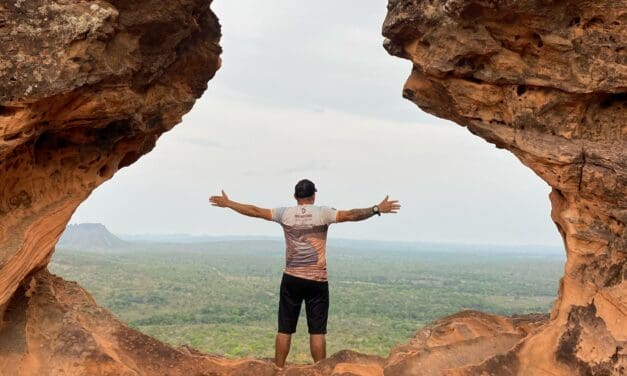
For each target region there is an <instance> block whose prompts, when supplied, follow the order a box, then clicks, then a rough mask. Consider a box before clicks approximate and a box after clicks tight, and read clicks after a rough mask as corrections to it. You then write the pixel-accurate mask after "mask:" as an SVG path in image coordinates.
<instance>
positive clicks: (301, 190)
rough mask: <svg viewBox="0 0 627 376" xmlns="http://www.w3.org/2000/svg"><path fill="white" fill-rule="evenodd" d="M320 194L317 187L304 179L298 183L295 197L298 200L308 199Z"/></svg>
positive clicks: (295, 188)
mask: <svg viewBox="0 0 627 376" xmlns="http://www.w3.org/2000/svg"><path fill="white" fill-rule="evenodd" d="M316 192H318V190H317V189H316V185H315V184H314V183H313V182H312V181H311V180H307V179H303V180H301V181H299V182H298V183H296V186H295V187H294V196H295V197H296V198H307V197H311V196H313V195H314V193H316Z"/></svg>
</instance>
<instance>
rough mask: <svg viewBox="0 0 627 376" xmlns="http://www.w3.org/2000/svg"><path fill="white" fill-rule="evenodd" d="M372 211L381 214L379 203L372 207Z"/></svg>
mask: <svg viewBox="0 0 627 376" xmlns="http://www.w3.org/2000/svg"><path fill="white" fill-rule="evenodd" d="M372 213H374V214H376V215H379V216H380V215H381V210H380V209H379V205H375V206H373V207H372Z"/></svg>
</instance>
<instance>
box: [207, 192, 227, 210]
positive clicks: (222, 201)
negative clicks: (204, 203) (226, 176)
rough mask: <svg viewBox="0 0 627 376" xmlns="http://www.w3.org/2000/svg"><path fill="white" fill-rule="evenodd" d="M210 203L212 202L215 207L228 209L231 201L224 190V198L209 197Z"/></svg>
mask: <svg viewBox="0 0 627 376" xmlns="http://www.w3.org/2000/svg"><path fill="white" fill-rule="evenodd" d="M209 202H211V205H213V206H219V207H221V208H228V207H229V204H230V203H231V200H229V196H227V195H226V192H224V190H222V196H211V197H209Z"/></svg>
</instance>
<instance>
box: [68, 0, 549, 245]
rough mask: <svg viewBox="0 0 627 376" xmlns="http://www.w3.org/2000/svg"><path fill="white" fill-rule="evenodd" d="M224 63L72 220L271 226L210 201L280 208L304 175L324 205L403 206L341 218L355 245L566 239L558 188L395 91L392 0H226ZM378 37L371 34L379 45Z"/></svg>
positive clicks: (172, 229) (130, 225)
mask: <svg viewBox="0 0 627 376" xmlns="http://www.w3.org/2000/svg"><path fill="white" fill-rule="evenodd" d="M213 8H214V9H216V11H217V12H218V15H219V17H220V18H221V22H222V23H223V25H224V28H223V32H224V33H225V36H224V38H223V42H222V44H223V46H224V65H223V68H222V69H221V70H220V71H219V72H218V74H217V76H216V77H215V78H214V79H213V80H212V81H211V82H210V84H209V89H208V90H207V92H206V93H205V95H204V96H203V98H201V99H200V100H199V101H198V102H197V104H196V105H195V106H194V109H193V110H192V111H191V112H190V113H189V114H188V115H186V116H185V117H184V118H183V124H181V125H178V126H177V127H175V128H174V129H173V130H172V131H170V132H168V133H167V134H165V135H164V136H163V137H162V138H161V139H160V140H159V142H158V144H157V147H156V148H155V150H153V151H152V152H151V153H150V154H148V155H147V156H145V157H143V158H142V159H140V161H138V162H137V163H136V164H134V165H133V166H130V167H128V168H126V169H124V170H122V171H120V172H119V173H118V174H117V175H116V176H115V177H114V178H113V179H112V180H111V181H110V182H107V183H106V184H104V185H103V186H102V187H100V188H98V189H97V190H96V191H95V192H94V194H93V195H92V197H90V199H89V200H88V201H87V202H86V203H84V204H83V205H82V206H81V207H80V208H79V210H78V211H77V213H76V214H75V216H74V218H73V221H74V222H86V221H90V222H102V223H104V224H106V225H107V226H109V227H110V229H111V230H113V231H114V232H119V233H197V234H201V233H206V234H240V235H246V234H264V235H277V236H280V235H281V232H280V228H278V227H277V226H276V225H275V224H272V223H267V222H264V221H255V220H252V219H250V218H246V217H241V216H238V215H236V214H234V213H232V212H228V211H225V210H220V209H217V208H214V207H211V206H209V205H208V203H207V197H208V196H209V195H211V194H215V193H218V192H219V190H220V189H222V188H224V189H225V190H226V191H227V192H228V193H229V194H231V196H232V197H233V198H234V199H237V200H241V201H245V202H252V203H255V204H259V205H261V206H266V207H270V206H283V205H286V204H289V203H290V202H291V201H292V198H291V196H292V193H293V192H292V189H293V185H294V184H295V183H296V181H297V180H298V179H300V178H303V177H308V178H311V179H312V180H313V181H314V182H316V184H317V186H318V188H319V192H318V198H319V202H320V203H324V204H329V205H332V206H335V207H338V208H351V207H364V206H368V205H372V204H374V203H376V202H377V201H378V200H380V199H381V198H383V196H384V195H385V194H388V193H389V194H390V195H391V196H392V197H394V198H398V199H400V200H401V201H402V204H403V209H402V210H401V212H400V213H399V214H397V215H390V216H386V217H382V218H374V219H371V220H369V221H367V222H364V223H358V224H341V225H337V226H335V227H334V228H333V229H332V230H331V236H336V237H352V238H361V239H372V238H375V239H387V240H417V241H454V242H491V243H554V244H557V243H559V238H558V235H557V231H556V230H555V228H554V225H553V224H552V222H551V220H550V217H549V201H548V198H547V194H548V192H549V188H548V186H547V185H546V184H545V183H544V182H542V181H541V180H540V179H539V178H538V177H537V176H535V175H534V174H533V173H532V172H531V171H530V170H529V169H527V168H526V167H524V166H523V165H522V164H521V163H520V162H519V161H518V160H516V159H515V158H514V157H513V156H512V155H511V154H509V153H507V152H505V151H502V150H497V149H496V148H494V146H492V145H489V144H487V143H486V142H484V141H483V140H481V139H478V138H477V137H475V136H472V135H471V134H470V133H469V132H467V131H466V130H465V129H463V128H461V127H458V126H456V125H453V124H451V123H448V122H445V121H443V120H441V119H436V118H434V117H432V116H430V115H427V114H425V113H423V112H421V111H419V109H418V108H417V107H416V106H414V105H413V104H412V103H410V102H407V101H405V100H403V99H401V96H400V92H401V88H402V84H403V81H404V79H405V76H406V74H407V73H408V72H409V70H410V63H409V62H407V61H404V60H400V59H397V58H394V57H389V56H387V55H386V53H385V51H384V50H383V49H382V48H381V46H380V41H381V40H382V38H381V37H379V29H380V23H381V22H382V21H383V17H384V15H385V1H376V2H375V1H355V0H353V1H342V2H325V1H322V2H313V3H307V2H290V1H285V0H283V1H270V2H259V1H252V0H250V1H239V2H235V1H225V0H222V1H217V2H216V3H214V5H213ZM372 39H376V40H372Z"/></svg>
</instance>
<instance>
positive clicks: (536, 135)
mask: <svg viewBox="0 0 627 376" xmlns="http://www.w3.org/2000/svg"><path fill="white" fill-rule="evenodd" d="M383 34H384V35H385V36H386V38H387V40H386V41H385V47H386V49H387V50H388V52H389V53H391V54H393V55H396V56H399V57H402V58H404V59H408V60H410V61H411V62H412V69H411V74H410V76H409V78H408V79H407V82H406V83H405V87H404V89H403V96H404V97H405V98H407V99H409V100H411V101H412V102H414V103H416V104H417V105H418V106H419V107H420V108H422V109H423V110H425V111H427V112H430V113H432V114H434V115H436V116H439V117H443V118H447V119H451V120H453V121H455V122H457V123H459V124H460V125H462V126H465V127H467V128H468V130H469V131H470V132H472V133H473V134H475V135H477V136H479V137H482V138H483V139H485V140H486V141H488V142H490V143H492V144H494V145H496V147H498V148H505V149H507V150H509V151H511V152H512V153H513V154H514V155H515V156H516V157H518V159H520V161H521V162H522V163H523V164H525V165H526V166H528V167H529V168H531V169H532V170H533V171H534V172H535V173H536V174H538V176H540V177H541V178H542V179H543V180H544V181H546V182H547V183H548V184H549V185H550V186H551V187H552V188H553V189H552V192H551V195H550V200H551V204H552V207H553V209H552V213H551V217H552V219H553V221H554V222H555V224H556V226H557V229H558V231H559V232H560V233H561V234H562V237H563V238H564V246H565V249H566V254H567V256H568V261H567V263H566V267H565V271H564V277H563V278H562V280H561V282H560V289H559V297H558V299H557V301H556V302H555V305H554V308H553V312H552V315H551V321H550V323H549V325H547V327H546V328H545V329H544V330H543V331H542V332H540V333H538V334H536V335H535V336H533V337H531V338H528V339H527V340H526V341H525V342H524V343H523V344H521V345H520V346H519V347H518V348H517V349H516V351H515V352H516V356H515V358H516V362H517V365H516V366H515V367H510V369H509V370H508V371H506V370H505V368H502V369H500V371H499V372H501V373H498V374H503V373H504V374H510V373H511V374H521V375H529V374H543V372H546V374H548V372H553V374H563V375H572V374H590V373H592V374H619V373H621V372H627V346H626V345H627V282H626V280H625V279H626V277H627V267H626V264H625V261H626V260H627V236H626V234H625V223H626V222H627V198H626V193H627V145H626V136H627V124H626V119H627V51H626V50H625V46H627V2H626V1H625V0H617V1H584V0H570V1H559V2H558V1H554V2H546V1H537V0H508V1H499V2H496V1H487V0H486V1H470V0H466V1H464V0H448V1H445V0H431V1H426V0H390V1H389V4H388V14H387V18H386V20H385V24H384V27H383ZM512 189H516V187H512ZM510 355H511V354H510ZM512 359H513V358H512ZM509 363H512V362H511V361H510V362H509ZM491 367H496V363H494V362H493V363H492V364H491ZM476 372H479V369H477V368H475V369H473V370H472V372H471V373H476ZM493 372H497V371H495V370H494V368H493Z"/></svg>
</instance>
